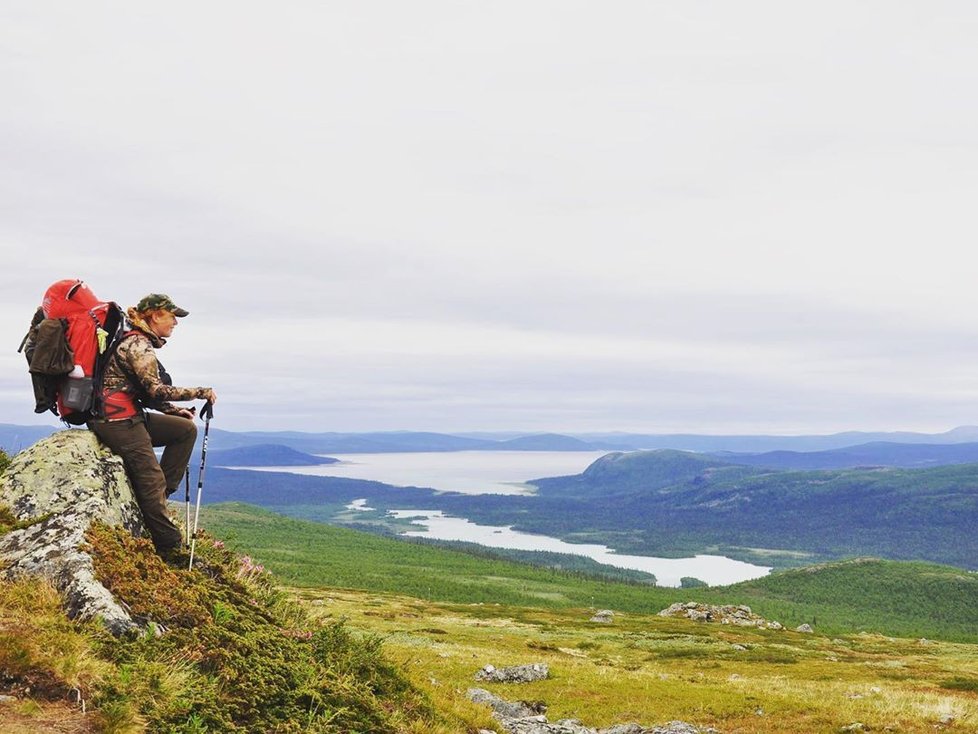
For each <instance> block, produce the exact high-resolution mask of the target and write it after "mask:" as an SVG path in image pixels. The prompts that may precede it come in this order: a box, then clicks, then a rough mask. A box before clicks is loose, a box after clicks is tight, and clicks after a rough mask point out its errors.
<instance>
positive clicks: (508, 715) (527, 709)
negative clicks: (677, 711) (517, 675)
mask: <svg viewBox="0 0 978 734" xmlns="http://www.w3.org/2000/svg"><path fill="white" fill-rule="evenodd" d="M469 699H470V700H471V701H473V702H475V703H479V704H483V705H485V706H489V707H490V708H491V709H492V715H493V718H495V719H496V721H498V722H499V724H500V726H502V727H503V729H505V730H506V731H507V732H509V734H711V733H713V734H715V732H716V729H701V728H700V727H698V726H694V725H693V724H687V723H686V722H685V721H671V722H669V723H668V724H663V725H660V726H653V727H645V726H642V725H640V724H634V723H630V724H616V725H615V726H612V727H610V728H608V729H592V728H591V727H588V726H584V724H582V723H581V722H580V721H578V720H577V719H561V720H560V721H557V722H553V723H551V722H549V721H547V717H546V716H545V715H544V714H542V713H540V707H539V706H529V705H527V704H525V703H510V702H509V701H505V700H503V699H502V698H500V697H499V696H496V695H493V694H492V693H490V692H489V691H487V690H484V689H482V688H470V689H469ZM544 710H546V709H544Z"/></svg>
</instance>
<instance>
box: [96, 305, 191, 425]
mask: <svg viewBox="0 0 978 734" xmlns="http://www.w3.org/2000/svg"><path fill="white" fill-rule="evenodd" d="M129 320H130V323H131V325H132V327H133V330H134V331H135V332H136V333H135V334H131V335H129V336H126V337H125V338H124V339H123V340H122V342H121V343H120V344H119V346H118V347H117V348H116V351H115V353H114V354H113V355H112V357H111V358H110V359H109V363H108V365H106V368H105V375H104V377H103V380H102V386H103V389H104V390H105V391H107V392H111V391H122V392H125V393H128V394H129V395H131V396H132V397H133V398H135V400H136V402H137V404H139V405H140V406H141V407H144V408H152V409H154V410H158V411H160V412H161V413H170V414H172V413H176V412H177V411H179V410H180V408H179V407H177V406H175V405H173V404H172V403H170V402H169V401H171V400H178V401H179V400H193V399H195V398H203V397H204V396H205V394H206V392H207V389H208V388H206V387H174V386H172V385H166V384H164V383H163V381H162V380H161V379H160V366H159V362H158V361H157V360H156V353H155V350H156V349H158V348H159V347H162V346H163V345H164V344H166V340H165V339H161V338H160V337H158V336H156V334H154V333H153V332H152V331H150V330H149V328H148V327H147V326H146V325H145V323H143V322H142V321H140V320H139V319H138V318H134V316H133V314H132V313H130V315H129Z"/></svg>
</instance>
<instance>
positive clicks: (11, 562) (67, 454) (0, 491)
mask: <svg viewBox="0 0 978 734" xmlns="http://www.w3.org/2000/svg"><path fill="white" fill-rule="evenodd" d="M0 503H2V504H4V505H7V506H8V507H9V508H10V509H11V511H12V512H13V514H14V515H15V517H16V518H17V519H18V520H19V521H21V522H24V523H29V524H27V525H26V527H23V528H21V529H18V530H13V531H11V532H9V533H6V534H4V535H0V578H13V577H15V576H18V575H23V574H29V575H36V576H42V577H44V578H46V579H48V580H49V581H50V582H51V583H52V584H53V585H54V587H55V588H56V589H58V590H59V591H60V592H62V594H64V597H65V601H66V605H67V611H68V614H69V616H70V617H72V618H78V619H95V618H101V619H102V620H103V621H104V623H105V625H106V626H107V627H108V628H109V629H110V630H111V631H112V632H114V633H116V634H121V633H123V632H126V631H129V630H132V629H138V627H139V626H138V625H137V624H136V623H135V622H134V621H133V619H132V617H131V616H130V615H129V613H128V612H127V611H126V610H125V609H123V607H122V606H120V605H119V604H118V603H117V602H116V600H115V599H114V598H113V597H112V594H110V593H109V591H108V590H107V589H106V588H105V587H104V586H102V584H100V583H99V582H98V581H97V580H96V578H95V572H94V569H93V567H92V557H91V556H90V555H89V554H88V553H86V552H85V551H84V550H82V547H83V546H84V543H85V531H86V530H88V527H89V525H91V523H92V522H93V521H94V520H101V521H102V522H104V523H106V524H108V525H115V526H122V527H124V528H126V529H127V530H129V531H130V532H132V533H133V534H141V533H142V532H143V523H142V515H141V514H140V511H139V506H138V505H137V504H136V500H135V498H134V497H133V494H132V488H131V487H130V485H129V480H128V478H127V477H126V472H125V468H124V467H123V464H122V459H120V458H119V457H117V456H116V455H115V454H113V453H112V452H111V451H109V450H108V449H106V448H105V447H103V446H102V445H101V444H100V443H99V441H98V439H97V438H96V437H95V435H94V434H93V433H91V432H89V431H86V430H78V429H75V430H67V431H60V432H58V433H55V434H52V435H51V436H49V437H47V438H44V439H42V440H40V441H38V442H37V443H36V444H34V445H33V446H31V447H30V448H28V449H25V450H24V451H21V452H20V453H19V454H17V455H16V456H15V457H14V459H13V461H12V462H11V464H10V466H9V467H8V468H7V471H6V472H5V473H4V475H3V476H2V477H0Z"/></svg>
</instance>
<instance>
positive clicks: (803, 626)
mask: <svg viewBox="0 0 978 734" xmlns="http://www.w3.org/2000/svg"><path fill="white" fill-rule="evenodd" d="M814 631H815V630H813V629H812V626H811V625H810V624H808V623H807V622H806V623H805V624H800V625H798V626H797V627H795V632H814Z"/></svg>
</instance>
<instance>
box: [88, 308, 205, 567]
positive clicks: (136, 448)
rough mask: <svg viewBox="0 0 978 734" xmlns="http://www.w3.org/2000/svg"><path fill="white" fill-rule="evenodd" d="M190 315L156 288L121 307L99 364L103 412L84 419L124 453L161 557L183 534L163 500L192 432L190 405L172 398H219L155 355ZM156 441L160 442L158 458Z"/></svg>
mask: <svg viewBox="0 0 978 734" xmlns="http://www.w3.org/2000/svg"><path fill="white" fill-rule="evenodd" d="M188 315H189V312H188V311H186V310H185V309H182V308H180V307H179V306H177V305H176V304H175V303H174V302H173V301H172V300H171V299H170V297H169V296H167V295H165V294H162V293H151V294H149V295H148V296H146V297H145V298H143V299H142V300H141V301H139V303H138V304H136V305H135V306H134V307H132V308H129V309H128V310H127V312H126V316H127V320H128V322H129V326H130V327H131V328H130V330H129V331H127V332H126V334H125V335H124V336H123V338H122V340H121V341H120V342H119V344H118V346H117V347H116V350H115V352H114V353H113V354H112V356H111V357H110V358H109V361H108V363H107V365H106V367H105V374H104V378H103V386H102V399H103V403H104V411H103V413H104V417H100V418H95V419H93V420H91V421H89V422H88V428H89V430H91V431H92V432H93V433H94V434H95V435H96V436H98V438H99V440H100V441H101V442H102V443H103V444H105V445H106V446H108V447H109V448H110V449H111V450H112V451H113V452H114V453H116V454H118V455H119V456H121V457H122V461H123V463H124V464H125V467H126V473H127V474H128V475H129V481H130V482H131V484H132V489H133V493H134V494H135V496H136V502H137V503H138V505H139V509H140V510H141V511H142V514H143V520H144V522H145V524H146V528H147V530H149V533H150V536H151V537H152V539H153V545H154V546H155V547H156V552H157V553H158V554H159V555H161V556H163V557H164V558H167V557H171V556H173V554H175V553H178V552H179V550H180V543H181V540H182V538H181V534H180V529H179V528H178V527H177V526H176V524H175V523H174V522H173V520H172V519H170V516H169V514H168V513H167V509H166V500H167V497H169V496H170V495H171V494H172V493H173V492H175V491H176V489H177V487H179V485H180V482H181V480H182V479H183V476H184V472H185V471H186V470H187V463H188V461H189V460H190V454H191V452H192V451H193V448H194V441H195V440H196V438H197V426H195V425H194V420H193V419H194V409H193V408H190V409H186V408H180V407H177V406H175V405H173V403H172V402H171V401H178V402H179V401H186V400H194V399H198V398H199V399H203V400H207V401H210V402H211V403H216V402H217V394H216V393H215V392H214V390H213V389H212V388H209V387H174V386H173V385H172V384H171V383H172V381H171V380H170V379H169V375H168V374H167V373H166V371H165V370H164V369H163V368H162V366H161V365H160V363H159V361H158V360H157V358H156V352H155V350H157V349H159V348H160V347H162V346H163V345H164V344H166V341H167V339H169V338H170V336H171V335H172V334H173V330H174V328H175V327H176V325H177V319H178V318H183V317H184V316H188ZM150 410H153V411H157V412H149V411H150ZM154 446H156V447H159V446H163V447H164V449H163V456H162V457H161V458H160V460H159V461H157V459H156V453H155V452H154V451H153V447H154Z"/></svg>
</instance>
